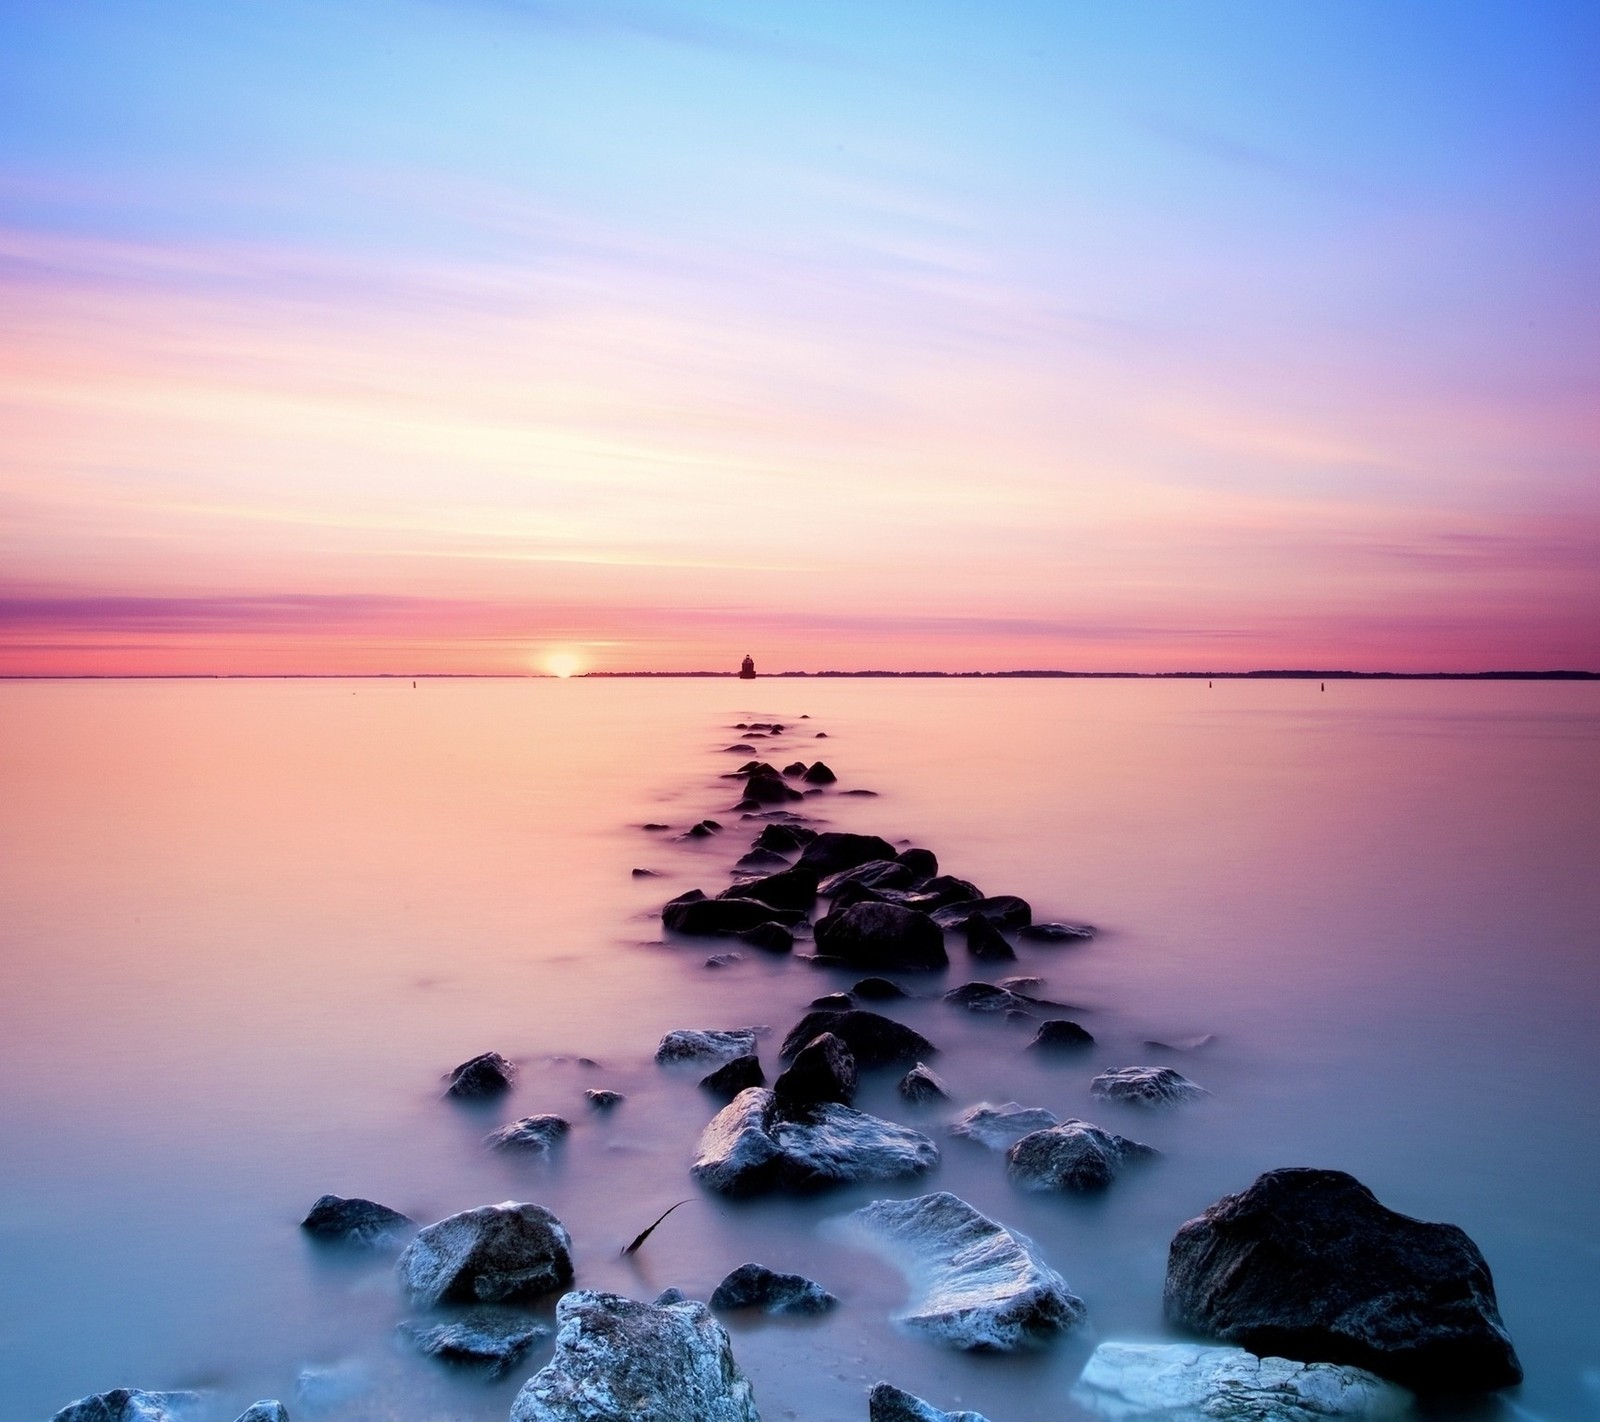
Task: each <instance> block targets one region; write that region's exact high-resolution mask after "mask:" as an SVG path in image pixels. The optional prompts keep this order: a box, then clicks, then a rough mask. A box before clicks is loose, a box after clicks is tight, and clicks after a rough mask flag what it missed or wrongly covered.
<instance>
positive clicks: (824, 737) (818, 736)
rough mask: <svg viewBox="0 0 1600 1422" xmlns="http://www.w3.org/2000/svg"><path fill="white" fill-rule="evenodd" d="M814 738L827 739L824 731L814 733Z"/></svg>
mask: <svg viewBox="0 0 1600 1422" xmlns="http://www.w3.org/2000/svg"><path fill="white" fill-rule="evenodd" d="M816 739H817V740H819V741H825V740H827V739H828V733H827V732H826V731H818V732H817V734H816Z"/></svg>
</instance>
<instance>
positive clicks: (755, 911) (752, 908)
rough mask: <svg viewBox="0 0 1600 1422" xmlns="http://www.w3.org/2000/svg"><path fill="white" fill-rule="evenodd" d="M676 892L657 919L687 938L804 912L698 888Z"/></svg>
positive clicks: (781, 919)
mask: <svg viewBox="0 0 1600 1422" xmlns="http://www.w3.org/2000/svg"><path fill="white" fill-rule="evenodd" d="M691 892H692V894H698V895H699V897H698V898H695V897H691V895H690V894H684V895H680V896H679V897H678V898H675V899H672V900H670V901H669V902H668V903H667V904H665V905H664V906H663V907H662V910H661V922H662V923H663V924H664V925H665V926H666V927H668V928H670V929H671V930H672V931H673V932H674V933H683V934H687V935H689V936H690V937H715V936H717V935H719V934H726V935H730V936H731V935H733V934H739V933H747V932H748V931H749V930H750V929H752V928H755V927H756V926H757V925H759V924H763V923H794V922H796V921H798V920H799V919H801V918H803V917H804V916H805V915H804V914H802V913H800V912H798V911H797V910H792V909H780V908H774V907H772V906H771V905H770V904H766V903H763V902H762V901H761V900H759V899H708V898H707V897H706V896H705V895H704V894H703V893H701V892H700V890H699V889H695V890H692V891H691Z"/></svg>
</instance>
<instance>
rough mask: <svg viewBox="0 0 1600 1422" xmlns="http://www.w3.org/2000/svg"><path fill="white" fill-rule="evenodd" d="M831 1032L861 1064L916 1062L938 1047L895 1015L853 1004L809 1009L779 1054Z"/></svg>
mask: <svg viewBox="0 0 1600 1422" xmlns="http://www.w3.org/2000/svg"><path fill="white" fill-rule="evenodd" d="M824 1032H831V1033H833V1035H834V1036H835V1037H837V1038H838V1039H839V1040H840V1041H841V1042H843V1043H844V1044H845V1046H847V1047H849V1048H850V1055H851V1056H853V1057H854V1058H855V1059H856V1065H857V1066H858V1067H879V1066H892V1065H893V1064H895V1063H896V1062H914V1061H916V1060H917V1059H918V1058H919V1057H925V1056H928V1055H930V1054H931V1053H933V1052H936V1051H937V1050H938V1048H937V1047H935V1046H934V1045H933V1043H932V1042H930V1041H929V1040H928V1039H927V1038H926V1037H924V1036H923V1035H922V1033H920V1032H918V1031H916V1030H915V1029H913V1028H911V1027H907V1026H906V1025H905V1024H904V1023H901V1022H896V1021H895V1020H894V1019H893V1018H892V1017H883V1016H880V1015H879V1014H878V1013H876V1012H866V1011H863V1010H862V1009H861V1008H853V1009H851V1010H850V1011H848V1012H835V1011H833V1010H831V1009H827V1008H824V1009H822V1010H819V1011H817V1012H808V1013H806V1015H805V1016H804V1017H802V1018H801V1019H800V1021H799V1022H798V1023H796V1024H795V1026H794V1027H793V1028H792V1029H791V1030H790V1032H789V1035H788V1036H787V1037H785V1038H784V1039H783V1046H782V1048H780V1055H782V1056H783V1057H785V1058H788V1057H792V1056H794V1055H795V1054H796V1053H797V1052H799V1050H800V1049H801V1048H802V1047H804V1046H805V1045H806V1044H807V1043H808V1042H810V1041H812V1040H813V1039H814V1038H816V1037H820V1036H821V1035H822V1034H823V1033H824Z"/></svg>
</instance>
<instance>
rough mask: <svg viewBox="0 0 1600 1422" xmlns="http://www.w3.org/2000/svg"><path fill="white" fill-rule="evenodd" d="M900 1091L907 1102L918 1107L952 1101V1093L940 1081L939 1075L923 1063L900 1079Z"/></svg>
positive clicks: (919, 1063)
mask: <svg viewBox="0 0 1600 1422" xmlns="http://www.w3.org/2000/svg"><path fill="white" fill-rule="evenodd" d="M899 1091H900V1094H901V1095H902V1096H903V1097H905V1099H906V1100H907V1101H912V1102H915V1103H917V1104H918V1105H925V1104H926V1103H927V1102H930V1101H948V1100H949V1099H950V1092H949V1090H948V1089H947V1088H946V1087H945V1084H944V1082H943V1081H941V1080H940V1078H939V1074H938V1073H937V1072H935V1071H933V1070H932V1069H931V1068H929V1067H927V1066H924V1065H923V1064H922V1063H921V1062H918V1063H917V1064H916V1065H915V1066H914V1067H912V1068H911V1070H910V1071H908V1072H907V1073H906V1074H905V1075H904V1076H903V1077H901V1078H900V1086H899Z"/></svg>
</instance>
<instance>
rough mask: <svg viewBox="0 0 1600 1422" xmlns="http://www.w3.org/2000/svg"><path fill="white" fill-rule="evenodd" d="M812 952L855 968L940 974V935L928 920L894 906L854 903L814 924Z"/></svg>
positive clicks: (942, 956)
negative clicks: (926, 970) (932, 970)
mask: <svg viewBox="0 0 1600 1422" xmlns="http://www.w3.org/2000/svg"><path fill="white" fill-rule="evenodd" d="M816 938H817V951H818V952H820V953H826V954H827V955H828V956H829V957H831V958H838V959H839V960H840V961H842V962H845V963H848V964H849V965H850V966H851V967H854V968H880V969H882V968H888V969H890V970H896V969H900V970H904V969H922V968H942V967H944V966H945V965H946V964H947V963H949V961H950V959H949V957H948V956H947V955H946V953H945V951H944V934H943V933H941V932H940V931H939V926H938V925H937V924H936V923H934V921H933V920H932V919H931V918H929V917H928V915H927V914H925V913H922V912H919V911H918V910H917V909H908V908H902V907H901V906H900V905H899V904H885V903H872V902H867V903H858V904H851V905H850V906H849V907H848V908H846V909H843V910H838V911H836V912H834V913H830V914H828V915H827V916H826V917H824V918H820V919H818V920H817V926H816Z"/></svg>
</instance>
